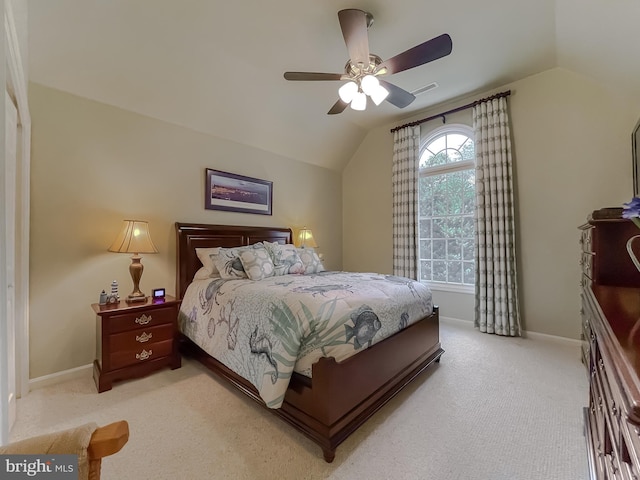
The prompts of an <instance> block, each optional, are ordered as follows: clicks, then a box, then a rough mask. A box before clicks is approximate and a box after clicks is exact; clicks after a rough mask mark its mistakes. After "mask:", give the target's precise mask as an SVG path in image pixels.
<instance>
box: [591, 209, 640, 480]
mask: <svg viewBox="0 0 640 480" xmlns="http://www.w3.org/2000/svg"><path fill="white" fill-rule="evenodd" d="M621 211H622V210H621V209H602V210H596V211H594V212H593V213H592V214H591V215H590V217H589V220H588V222H587V223H586V224H584V225H582V226H581V227H580V230H581V239H580V244H581V246H582V254H581V261H580V263H581V265H582V280H581V285H582V289H581V290H582V291H581V301H582V306H581V314H582V329H583V333H582V336H583V347H582V354H583V361H584V364H585V366H586V367H587V370H588V375H589V386H590V387H589V390H590V391H589V407H588V408H586V409H585V436H586V440H587V449H588V458H589V467H590V474H591V478H592V479H615V480H618V479H623V480H627V479H636V480H640V380H639V378H640V272H638V270H637V269H636V268H635V266H634V265H633V263H632V261H631V259H630V258H629V255H628V253H627V250H626V243H627V240H628V239H629V238H630V237H631V236H633V235H638V234H640V230H639V229H638V228H637V227H636V226H635V225H634V224H633V223H632V222H631V221H629V220H624V219H622V218H620V214H621ZM639 243H640V242H639ZM637 254H640V251H639V252H637ZM639 256H640V255H639Z"/></svg>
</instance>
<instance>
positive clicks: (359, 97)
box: [351, 92, 367, 111]
mask: <svg viewBox="0 0 640 480" xmlns="http://www.w3.org/2000/svg"><path fill="white" fill-rule="evenodd" d="M351 108H353V109H354V110H359V111H362V110H365V109H366V108H367V96H366V95H365V94H364V93H362V92H356V94H355V96H354V97H353V100H351Z"/></svg>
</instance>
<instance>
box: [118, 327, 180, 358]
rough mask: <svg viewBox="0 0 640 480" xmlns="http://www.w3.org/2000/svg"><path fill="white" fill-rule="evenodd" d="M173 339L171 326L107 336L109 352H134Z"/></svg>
mask: <svg viewBox="0 0 640 480" xmlns="http://www.w3.org/2000/svg"><path fill="white" fill-rule="evenodd" d="M171 339H173V325H170V324H169V325H158V326H157V327H151V328H140V329H138V330H131V331H128V332H123V333H116V334H113V335H110V336H109V348H110V351H111V352H119V351H122V350H135V349H137V348H142V347H144V346H145V345H146V348H147V350H148V349H149V348H151V347H150V345H153V344H156V343H158V342H162V341H164V340H171Z"/></svg>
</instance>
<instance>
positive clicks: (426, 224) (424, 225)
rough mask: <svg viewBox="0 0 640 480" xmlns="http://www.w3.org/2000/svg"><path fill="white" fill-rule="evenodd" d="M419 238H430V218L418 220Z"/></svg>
mask: <svg viewBox="0 0 640 480" xmlns="http://www.w3.org/2000/svg"><path fill="white" fill-rule="evenodd" d="M420 238H431V220H430V219H421V220H420Z"/></svg>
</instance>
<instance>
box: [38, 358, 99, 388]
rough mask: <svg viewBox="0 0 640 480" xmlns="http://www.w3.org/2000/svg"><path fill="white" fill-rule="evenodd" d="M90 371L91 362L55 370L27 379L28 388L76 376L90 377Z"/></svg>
mask: <svg viewBox="0 0 640 480" xmlns="http://www.w3.org/2000/svg"><path fill="white" fill-rule="evenodd" d="M92 371H93V364H92V363H90V364H89V365H83V366H81V367H76V368H71V369H69V370H63V371H62V372H56V373H51V374H49V375H43V376H42V377H37V378H32V379H30V380H29V390H35V389H36V388H42V387H48V386H49V385H55V384H56V383H62V382H66V381H67V380H75V379H76V378H83V377H87V376H89V377H91V375H92Z"/></svg>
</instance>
